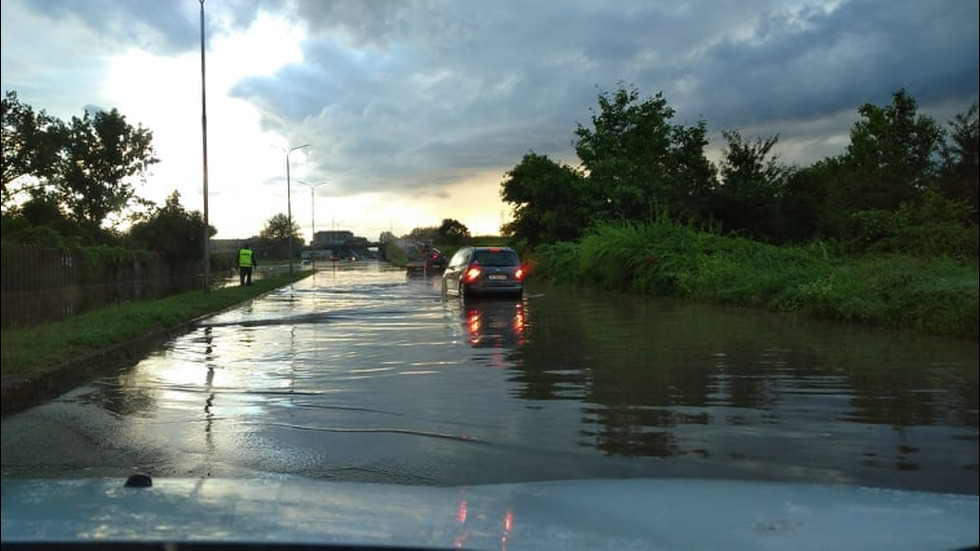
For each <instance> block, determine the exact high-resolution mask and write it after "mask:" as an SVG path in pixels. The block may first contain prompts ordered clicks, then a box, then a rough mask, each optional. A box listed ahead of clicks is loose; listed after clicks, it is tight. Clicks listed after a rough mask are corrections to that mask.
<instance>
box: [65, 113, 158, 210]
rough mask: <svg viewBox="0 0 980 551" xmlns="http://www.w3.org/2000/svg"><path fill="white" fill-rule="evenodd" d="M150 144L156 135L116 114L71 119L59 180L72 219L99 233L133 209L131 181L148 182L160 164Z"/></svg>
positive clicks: (88, 115) (86, 115) (133, 193)
mask: <svg viewBox="0 0 980 551" xmlns="http://www.w3.org/2000/svg"><path fill="white" fill-rule="evenodd" d="M152 141H153V134H152V132H150V131H149V130H147V129H145V128H143V127H142V126H137V127H133V126H131V125H130V124H128V123H127V122H126V118H125V117H124V116H123V115H121V114H120V113H119V111H118V110H116V109H112V110H111V111H108V112H106V111H100V112H98V113H96V114H95V115H91V114H90V113H88V112H86V113H85V115H84V116H82V117H81V118H79V117H72V120H71V124H70V125H69V127H68V144H67V148H66V150H65V152H64V154H63V159H62V162H61V163H59V165H58V168H57V174H56V176H55V179H56V180H57V187H58V189H59V192H60V199H61V202H62V203H63V204H64V205H65V207H66V209H67V211H68V214H69V215H70V216H71V217H72V218H73V219H74V220H75V221H77V222H79V223H82V224H85V225H89V226H91V227H98V226H100V225H101V224H102V223H103V222H104V221H105V220H106V217H107V216H109V215H110V214H112V213H118V212H120V211H122V210H123V209H124V208H126V207H127V206H129V204H130V202H131V201H132V200H133V199H134V197H135V191H134V189H133V186H132V184H131V183H130V182H129V178H130V177H133V176H139V177H142V176H144V175H145V173H146V171H147V170H149V167H150V166H151V165H153V164H154V163H156V162H158V159H157V158H156V157H155V156H154V151H153V145H152Z"/></svg>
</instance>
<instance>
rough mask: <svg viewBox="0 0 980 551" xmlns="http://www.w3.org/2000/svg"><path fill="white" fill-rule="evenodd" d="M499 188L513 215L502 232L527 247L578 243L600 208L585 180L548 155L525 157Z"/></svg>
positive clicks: (534, 154)
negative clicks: (560, 242)
mask: <svg viewBox="0 0 980 551" xmlns="http://www.w3.org/2000/svg"><path fill="white" fill-rule="evenodd" d="M500 187H501V190H500V197H501V199H503V200H504V202H506V203H509V204H511V205H512V207H511V209H512V215H513V216H512V220H511V221H510V222H508V223H507V224H504V226H503V228H501V231H502V232H503V233H504V235H507V236H510V237H513V238H514V239H515V240H516V241H518V242H520V243H521V244H523V245H527V246H534V245H538V244H541V243H552V242H556V241H572V240H575V239H578V238H579V237H581V235H582V233H583V232H584V231H585V229H586V228H587V227H588V226H589V225H590V224H592V222H593V220H594V219H595V218H596V217H597V216H598V211H599V209H601V207H602V205H601V204H598V201H596V200H595V199H593V197H594V196H593V195H592V193H593V188H592V187H591V186H589V185H588V184H587V182H586V180H585V177H584V176H582V175H581V174H580V173H579V172H578V171H576V170H575V169H574V168H572V167H570V166H568V165H564V164H558V163H556V162H555V161H552V160H551V159H549V158H548V156H547V155H538V154H536V153H528V154H527V155H525V156H524V158H523V159H522V160H521V162H520V163H519V164H518V165H517V166H515V167H514V168H513V169H511V170H510V171H509V172H508V173H507V174H506V176H505V178H504V181H503V182H501V184H500Z"/></svg>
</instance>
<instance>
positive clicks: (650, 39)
mask: <svg viewBox="0 0 980 551" xmlns="http://www.w3.org/2000/svg"><path fill="white" fill-rule="evenodd" d="M204 9H205V18H206V36H207V38H206V43H207V47H206V74H207V86H206V90H207V122H208V133H207V141H208V175H209V177H208V181H209V186H208V187H209V219H210V222H211V224H212V225H213V226H215V227H216V228H217V230H218V235H217V236H216V237H217V238H224V239H230V238H244V237H248V236H251V235H255V234H257V233H258V232H259V231H260V230H261V229H262V227H264V225H265V223H266V222H267V221H268V220H269V218H271V217H272V216H273V215H275V214H277V213H286V211H287V204H288V199H287V193H286V188H287V186H286V177H285V173H286V170H285V164H286V154H285V153H284V150H288V149H290V148H293V147H297V146H301V145H304V144H309V146H308V147H305V148H302V149H297V150H295V151H294V152H293V153H291V154H290V155H289V160H290V166H291V175H292V180H293V187H292V199H291V203H292V214H293V217H294V219H295V220H296V222H297V223H298V224H299V225H300V227H301V229H302V232H303V234H304V236H305V237H307V238H308V237H309V236H310V228H311V225H312V223H313V222H314V221H313V220H312V218H313V217H314V215H315V223H316V229H317V230H326V229H346V230H351V231H353V232H354V233H355V234H357V235H362V236H365V237H368V238H371V239H373V238H376V237H377V236H378V235H379V234H380V233H381V232H382V231H393V232H394V233H395V234H397V235H402V234H404V233H407V232H408V231H410V230H411V229H412V228H414V227H418V226H437V225H439V223H440V222H441V221H442V220H443V219H444V218H454V219H456V220H459V221H460V222H462V223H463V224H465V225H467V226H468V227H469V228H470V230H471V231H472V232H473V233H475V234H485V233H496V230H497V227H498V226H499V224H500V222H501V221H506V220H507V219H508V216H509V213H510V209H509V206H508V205H506V204H504V203H502V202H501V201H500V199H499V191H500V182H501V181H502V179H503V177H504V174H505V173H506V172H507V171H508V170H510V169H511V168H513V167H514V166H515V165H516V164H517V163H519V162H520V160H521V158H522V157H523V156H524V154H526V153H528V152H530V151H534V152H535V153H539V154H547V155H549V156H550V157H551V158H552V159H554V160H556V161H559V162H563V163H567V164H570V165H573V166H577V165H578V164H579V163H578V159H577V158H576V157H575V154H574V149H573V147H572V142H573V140H574V138H575V136H574V130H575V128H576V125H578V124H583V125H587V124H588V123H589V121H590V116H591V112H590V110H591V109H594V108H596V106H597V100H596V98H597V95H598V94H599V93H600V92H603V91H607V92H610V91H614V90H616V89H617V88H618V87H619V86H620V85H626V86H630V87H636V88H637V89H638V90H639V91H640V94H641V95H642V96H643V97H650V96H653V95H655V94H656V93H658V92H663V93H664V94H665V96H666V98H667V101H668V103H669V105H670V106H671V107H672V108H674V109H675V110H676V112H677V114H676V117H675V119H674V121H673V122H675V123H680V124H685V125H692V124H695V123H697V122H698V121H699V120H702V119H703V120H704V121H705V122H706V124H707V126H708V130H709V136H710V138H711V139H712V142H713V150H714V154H715V155H716V154H717V145H718V144H719V142H720V141H721V139H720V138H721V132H722V131H723V130H732V129H738V130H739V131H741V133H742V135H743V137H746V138H755V137H771V136H775V135H779V136H780V141H779V145H778V146H777V151H778V153H779V155H780V158H781V159H782V160H783V161H785V162H787V163H789V164H801V165H806V164H809V163H811V162H813V161H814V160H817V159H820V158H824V157H827V156H831V155H837V154H839V153H841V152H842V151H843V148H844V147H845V146H846V145H847V143H848V132H849V131H850V129H851V127H852V126H853V124H854V123H855V122H856V121H857V120H858V115H857V108H858V107H859V106H860V105H862V104H864V103H874V104H876V105H887V104H889V103H890V102H891V100H892V94H893V93H894V92H896V91H897V90H899V89H901V88H904V89H906V90H907V91H908V93H909V94H910V95H911V96H912V97H913V98H914V99H915V100H916V101H917V102H918V104H919V107H920V111H921V112H922V113H923V114H928V115H930V116H933V117H935V118H936V119H937V120H939V121H940V122H941V123H943V124H945V123H946V122H947V121H948V120H949V119H951V118H952V117H953V116H954V115H955V114H957V113H962V112H964V111H966V109H967V108H968V107H969V106H970V104H971V103H972V102H974V101H977V97H978V81H980V68H978V67H980V61H978V50H980V40H978V23H977V21H978V17H980V9H978V2H976V1H975V0H866V1H865V0H862V1H847V0H841V1H788V0H731V1H728V0H704V1H691V2H684V1H678V0H669V1H655V0H645V1H644V0H637V1H625V0H598V1H581V2H573V1H564V0H547V1H544V0H542V1H524V2H518V1H509V0H493V1H490V0H446V1H439V0H419V1H411V0H404V1H402V0H295V1H275V0H269V1H260V0H227V1H221V0H207V1H206V3H205V4H204ZM200 13H201V3H200V1H199V0H180V1H178V0H3V10H2V23H3V25H2V48H0V51H2V71H0V75H2V84H3V90H4V92H6V91H9V90H14V91H16V92H17V93H18V96H19V98H20V100H21V101H22V102H23V103H26V104H28V105H31V106H32V107H34V108H35V109H38V110H41V109H43V110H45V111H47V112H48V113H49V114H52V115H55V116H57V117H59V118H62V119H63V120H66V121H67V120H69V119H70V117H72V116H81V115H82V113H83V112H84V110H85V109H86V108H90V107H96V108H102V109H111V108H117V109H119V111H120V112H121V113H122V114H123V115H124V116H125V117H126V118H127V120H128V122H129V123H130V124H133V125H137V124H141V125H143V126H144V127H146V128H149V129H150V130H151V131H152V132H153V136H154V144H155V147H156V151H157V155H158V157H159V158H160V161H161V162H160V163H158V164H157V165H155V166H154V167H153V170H152V174H151V175H150V177H149V178H148V179H147V182H146V184H145V185H139V186H138V193H139V194H140V195H141V196H144V197H147V198H149V199H152V200H154V201H156V202H158V203H162V202H163V200H164V199H165V198H166V196H167V195H169V194H170V193H171V192H173V191H174V190H177V191H179V192H180V194H181V202H182V204H183V205H184V206H185V207H186V208H187V209H188V210H203V191H202V188H203V186H202V182H203V170H202V164H203V163H202V157H203V155H202V129H201V35H200ZM299 182H306V183H307V184H319V183H321V182H325V183H323V184H322V185H317V186H316V199H315V204H313V205H312V206H311V191H310V189H311V188H310V187H308V186H304V185H303V184H301V183H299ZM314 209H315V210H314Z"/></svg>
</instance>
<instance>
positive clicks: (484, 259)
mask: <svg viewBox="0 0 980 551" xmlns="http://www.w3.org/2000/svg"><path fill="white" fill-rule="evenodd" d="M473 260H475V261H477V262H479V263H480V264H482V265H484V266H517V265H519V264H520V263H521V259H520V258H518V257H517V253H515V252H514V251H507V250H492V249H491V250H486V251H475V252H474V253H473Z"/></svg>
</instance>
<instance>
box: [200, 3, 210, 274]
mask: <svg viewBox="0 0 980 551" xmlns="http://www.w3.org/2000/svg"><path fill="white" fill-rule="evenodd" d="M207 107H208V102H207V92H206V88H205V79H204V0H201V136H202V139H201V143H202V149H203V153H204V155H203V158H204V161H203V165H204V167H203V168H204V292H205V293H210V292H211V225H210V222H209V221H208V114H207Z"/></svg>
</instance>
